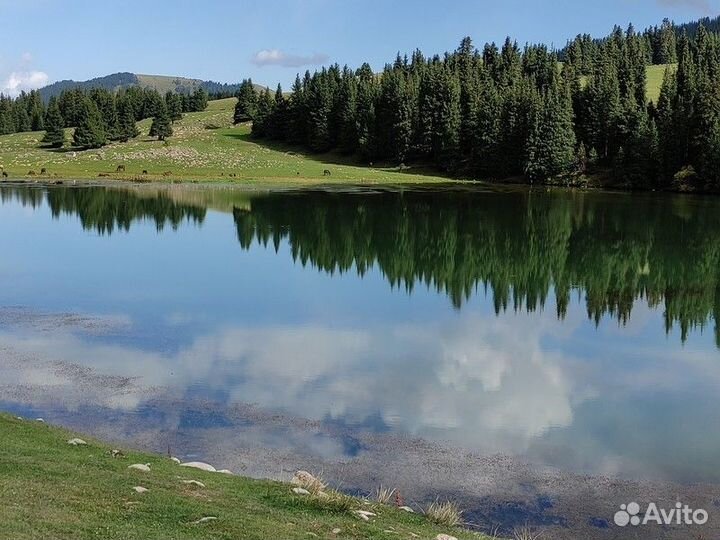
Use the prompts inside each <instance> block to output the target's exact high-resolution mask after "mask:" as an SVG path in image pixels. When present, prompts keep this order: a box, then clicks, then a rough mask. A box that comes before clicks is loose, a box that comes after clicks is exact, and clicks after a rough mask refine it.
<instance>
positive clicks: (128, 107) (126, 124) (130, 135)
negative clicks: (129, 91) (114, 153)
mask: <svg viewBox="0 0 720 540" xmlns="http://www.w3.org/2000/svg"><path fill="white" fill-rule="evenodd" d="M117 109H118V139H119V140H120V141H121V142H127V141H129V140H130V139H134V138H135V137H137V136H138V135H139V134H140V131H139V130H138V128H137V124H136V123H135V111H133V106H132V101H131V99H130V97H128V96H124V97H120V98H118V100H117Z"/></svg>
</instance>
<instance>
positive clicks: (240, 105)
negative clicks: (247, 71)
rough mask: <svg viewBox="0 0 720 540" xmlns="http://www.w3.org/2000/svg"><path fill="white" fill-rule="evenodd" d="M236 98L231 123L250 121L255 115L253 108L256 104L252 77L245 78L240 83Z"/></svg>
mask: <svg viewBox="0 0 720 540" xmlns="http://www.w3.org/2000/svg"><path fill="white" fill-rule="evenodd" d="M237 99H238V101H237V103H236V104H235V113H234V115H233V123H234V124H240V123H242V122H250V121H252V120H253V118H254V117H255V109H256V106H257V93H256V92H255V86H254V85H253V82H252V79H245V80H244V81H243V82H241V83H240V88H239V89H238V93H237Z"/></svg>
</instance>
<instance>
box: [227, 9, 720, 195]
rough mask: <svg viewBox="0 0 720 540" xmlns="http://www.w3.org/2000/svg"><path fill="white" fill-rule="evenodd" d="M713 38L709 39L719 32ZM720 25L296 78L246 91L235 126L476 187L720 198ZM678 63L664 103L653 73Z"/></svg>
mask: <svg viewBox="0 0 720 540" xmlns="http://www.w3.org/2000/svg"><path fill="white" fill-rule="evenodd" d="M706 26H707V27H709V28H712V29H713V31H709V30H708V28H707V27H706ZM715 30H717V20H712V21H711V20H708V19H706V20H703V21H700V22H698V23H692V24H688V25H683V26H682V27H677V26H674V25H673V24H672V23H670V22H669V21H667V20H666V21H664V22H663V24H662V25H661V26H660V27H653V28H649V29H647V30H645V31H644V32H637V31H636V30H635V29H634V28H633V27H632V26H630V27H628V28H627V29H626V30H622V29H621V28H619V27H616V28H615V30H614V31H613V32H612V34H611V35H609V36H607V37H605V38H603V39H593V38H592V37H590V36H587V35H585V36H578V37H577V38H575V39H574V40H573V41H571V42H569V43H568V45H567V46H566V47H565V48H564V49H562V50H561V51H552V50H550V49H549V48H548V47H547V46H545V45H526V46H525V47H523V48H521V47H520V46H519V45H518V43H517V42H515V41H513V40H511V39H510V38H508V39H507V40H506V41H505V43H504V44H503V45H502V46H501V47H497V46H496V45H495V44H494V43H491V44H486V45H485V46H484V47H483V48H482V49H478V48H476V47H475V46H474V45H473V43H472V41H471V40H470V38H465V39H463V40H462V42H461V43H460V46H459V47H458V48H457V50H455V51H453V52H451V53H446V54H445V55H443V56H437V55H436V56H433V57H426V56H424V55H423V54H422V53H421V52H420V51H419V50H418V51H415V52H414V53H412V55H411V56H410V57H408V56H401V55H398V56H397V58H396V59H395V61H394V62H393V63H391V64H387V65H386V66H385V68H384V70H383V71H382V73H379V74H378V73H376V72H374V71H373V70H372V68H371V67H370V65H369V64H363V65H362V66H361V67H360V68H359V69H357V70H352V69H350V68H348V67H344V68H340V67H339V66H338V65H333V66H330V67H328V68H323V69H322V70H320V71H316V72H315V73H312V74H311V73H309V72H306V73H305V75H304V77H300V76H298V77H297V78H296V80H295V83H294V85H293V87H292V93H291V94H290V95H289V96H286V95H285V94H283V92H282V89H281V88H280V87H278V89H277V91H275V92H274V94H273V93H271V92H270V90H266V91H264V92H260V93H258V92H257V91H256V90H255V89H254V87H253V86H252V82H251V81H250V80H246V81H244V84H243V85H241V88H240V90H239V92H238V103H237V106H236V111H235V122H236V123H239V122H244V121H248V120H252V122H253V125H252V131H253V134H254V135H255V136H257V137H259V138H265V139H269V140H278V141H286V142H289V143H291V144H296V145H301V146H302V147H304V148H306V149H308V150H311V151H313V152H326V151H330V150H336V151H339V152H342V153H346V154H349V155H357V156H358V157H359V158H361V159H363V160H364V161H365V162H367V163H374V162H381V163H394V164H396V165H399V166H400V167H401V168H402V167H403V166H404V165H405V164H406V163H410V162H412V163H416V164H426V165H430V166H433V167H439V168H441V169H444V170H446V171H448V172H450V173H453V174H456V175H459V176H463V177H470V178H482V179H516V180H524V181H528V182H530V183H534V182H548V181H555V182H561V183H566V184H568V183H582V182H584V181H585V180H586V179H587V178H588V177H596V178H599V179H601V180H604V181H606V183H613V184H615V185H624V186H626V187H630V188H635V189H675V190H686V189H687V190H708V191H713V190H718V189H720V38H719V37H718V36H719V34H717V33H716V32H715ZM652 64H664V65H666V69H665V76H664V81H663V83H662V89H661V92H660V96H659V99H657V103H655V102H653V101H650V100H648V98H647V92H646V85H647V81H646V67H647V66H648V65H652Z"/></svg>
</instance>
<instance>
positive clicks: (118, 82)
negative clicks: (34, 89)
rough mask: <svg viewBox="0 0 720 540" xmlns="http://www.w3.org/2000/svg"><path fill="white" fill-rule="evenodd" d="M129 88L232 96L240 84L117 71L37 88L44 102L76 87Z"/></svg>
mask: <svg viewBox="0 0 720 540" xmlns="http://www.w3.org/2000/svg"><path fill="white" fill-rule="evenodd" d="M131 86H141V87H144V88H153V89H155V90H157V91H158V92H161V93H165V92H167V91H172V92H177V93H180V94H189V93H191V92H193V91H195V90H197V89H198V88H204V89H205V90H206V91H207V92H208V93H209V94H219V93H222V94H227V95H232V94H235V93H236V92H237V90H238V88H239V87H240V84H239V83H238V84H226V83H219V82H215V81H203V80H201V79H190V78H188V77H174V76H170V75H142V74H139V73H130V72H120V73H113V74H111V75H105V76H104V77H96V78H94V79H90V80H87V81H73V80H63V81H57V82H54V83H52V84H49V85H47V86H45V87H43V88H40V96H41V97H42V99H43V100H44V101H46V102H47V101H48V100H49V99H50V98H51V97H52V96H58V95H60V94H61V93H62V92H63V91H64V90H73V89H76V88H80V89H85V90H89V89H91V88H104V89H106V90H110V91H113V92H117V91H118V90H121V89H123V88H128V87H131ZM256 86H257V88H258V89H264V87H261V86H258V85H256Z"/></svg>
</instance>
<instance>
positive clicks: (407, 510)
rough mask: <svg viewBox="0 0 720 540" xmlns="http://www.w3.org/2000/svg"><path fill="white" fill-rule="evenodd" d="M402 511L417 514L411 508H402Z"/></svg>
mask: <svg viewBox="0 0 720 540" xmlns="http://www.w3.org/2000/svg"><path fill="white" fill-rule="evenodd" d="M400 510H405V511H406V512H410V513H411V514H414V513H415V510H413V509H412V508H410V507H409V506H401V507H400Z"/></svg>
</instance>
